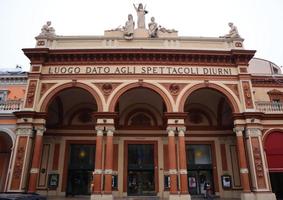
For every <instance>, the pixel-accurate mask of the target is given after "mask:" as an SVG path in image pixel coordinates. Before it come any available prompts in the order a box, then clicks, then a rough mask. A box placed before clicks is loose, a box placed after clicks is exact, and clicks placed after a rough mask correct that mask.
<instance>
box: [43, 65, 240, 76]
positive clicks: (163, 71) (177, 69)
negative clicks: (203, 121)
mask: <svg viewBox="0 0 283 200" xmlns="http://www.w3.org/2000/svg"><path fill="white" fill-rule="evenodd" d="M42 73H43V74H50V75H51V74H54V75H56V74H90V75H95V74H122V75H124V74H128V75H130V74H144V75H207V76H208V75H217V76H231V75H237V74H238V73H237V68H233V67H214V66H156V65H154V66H151V65H146V66H138V65H130V66H127V65H113V66H108V65H101V66H45V67H43V70H42Z"/></svg>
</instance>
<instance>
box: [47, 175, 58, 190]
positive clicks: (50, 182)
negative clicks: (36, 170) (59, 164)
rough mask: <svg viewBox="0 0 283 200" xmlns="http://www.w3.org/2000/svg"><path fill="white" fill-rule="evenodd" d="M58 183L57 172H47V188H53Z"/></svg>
mask: <svg viewBox="0 0 283 200" xmlns="http://www.w3.org/2000/svg"><path fill="white" fill-rule="evenodd" d="M58 184H59V174H49V176H48V188H49V189H51V190H52V189H53V190H55V189H56V188H57V187H58Z"/></svg>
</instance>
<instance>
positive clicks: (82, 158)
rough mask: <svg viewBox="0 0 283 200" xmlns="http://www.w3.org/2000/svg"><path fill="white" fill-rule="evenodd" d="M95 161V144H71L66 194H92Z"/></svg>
mask: <svg viewBox="0 0 283 200" xmlns="http://www.w3.org/2000/svg"><path fill="white" fill-rule="evenodd" d="M94 162H95V145H85V144H83V145H81V144H71V145H70V156H69V167H68V184H67V192H66V195H67V196H68V195H72V196H74V195H90V194H91V182H92V172H93V170H94Z"/></svg>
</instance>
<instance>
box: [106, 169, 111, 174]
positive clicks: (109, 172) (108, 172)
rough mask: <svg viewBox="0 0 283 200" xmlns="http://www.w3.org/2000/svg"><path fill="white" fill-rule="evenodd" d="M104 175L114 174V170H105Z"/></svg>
mask: <svg viewBox="0 0 283 200" xmlns="http://www.w3.org/2000/svg"><path fill="white" fill-rule="evenodd" d="M104 174H113V170H112V169H105V170H104Z"/></svg>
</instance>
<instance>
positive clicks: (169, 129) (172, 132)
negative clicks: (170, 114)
mask: <svg viewBox="0 0 283 200" xmlns="http://www.w3.org/2000/svg"><path fill="white" fill-rule="evenodd" d="M166 130H167V133H168V136H175V131H176V127H173V126H169V127H167V129H166Z"/></svg>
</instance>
